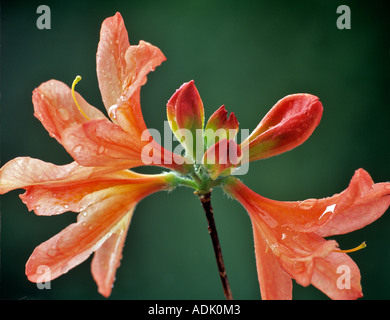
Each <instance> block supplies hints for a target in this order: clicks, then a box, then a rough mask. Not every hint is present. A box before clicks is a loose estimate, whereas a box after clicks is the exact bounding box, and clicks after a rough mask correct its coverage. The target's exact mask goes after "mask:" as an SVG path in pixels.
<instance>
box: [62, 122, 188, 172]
mask: <svg viewBox="0 0 390 320" xmlns="http://www.w3.org/2000/svg"><path fill="white" fill-rule="evenodd" d="M145 136H146V137H134V136H132V135H130V134H129V133H128V132H126V131H124V130H123V129H122V128H121V127H120V126H118V125H116V124H114V123H112V122H110V121H109V120H107V119H101V120H91V121H89V122H87V123H84V124H81V125H78V126H73V127H71V128H69V129H68V130H66V132H65V133H64V139H63V145H64V147H65V148H66V149H67V151H68V152H69V154H70V155H71V156H72V157H73V158H74V159H75V160H76V161H77V162H78V163H80V164H81V165H84V166H107V167H114V168H116V170H122V169H126V168H133V167H137V166H143V165H157V166H162V167H166V168H169V169H173V170H176V171H180V172H185V171H186V169H185V168H184V166H183V163H184V162H185V159H184V158H183V157H181V156H180V155H176V154H173V153H171V152H170V151H168V150H166V149H164V148H163V147H161V146H160V145H159V144H158V143H156V142H155V141H154V140H150V138H149V137H150V136H149V135H148V133H147V134H145ZM148 139H149V140H148Z"/></svg>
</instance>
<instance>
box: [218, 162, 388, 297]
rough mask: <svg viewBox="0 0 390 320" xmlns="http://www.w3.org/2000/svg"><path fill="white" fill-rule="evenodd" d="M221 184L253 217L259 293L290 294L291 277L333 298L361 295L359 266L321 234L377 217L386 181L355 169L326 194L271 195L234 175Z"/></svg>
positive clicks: (382, 209) (383, 202)
mask: <svg viewBox="0 0 390 320" xmlns="http://www.w3.org/2000/svg"><path fill="white" fill-rule="evenodd" d="M224 190H225V191H226V192H227V193H228V194H229V195H231V196H232V197H233V198H234V199H236V200H238V201H239V202H240V203H241V204H242V205H243V206H244V207H245V209H246V210H247V211H248V214H249V217H250V219H251V221H252V226H253V234H254V241H255V252H256V263H257V272H258V276H259V283H260V289H261V294H262V298H263V299H291V298H292V281H291V278H293V279H295V280H296V281H297V282H298V283H299V284H301V285H302V286H308V285H309V284H313V285H314V286H315V287H317V288H318V289H320V290H321V291H322V292H324V293H325V294H326V295H327V296H329V297H330V298H332V299H356V298H359V297H361V296H362V288H361V285H360V272H359V268H358V266H357V265H356V264H355V263H354V262H353V260H352V259H351V258H350V257H349V256H348V255H347V254H346V253H345V252H343V251H342V250H339V248H338V244H337V242H336V241H334V240H325V239H324V238H323V237H327V236H332V235H338V234H345V233H348V232H352V231H354V230H357V229H360V228H363V227H365V226H366V225H368V224H370V223H372V222H373V221H375V220H376V219H378V218H379V217H380V216H381V215H382V214H383V213H384V212H385V211H386V209H387V208H388V207H389V205H390V183H377V184H374V182H373V181H372V179H371V177H370V176H369V174H368V173H367V172H366V171H364V170H363V169H359V170H357V171H356V172H355V175H354V176H353V178H352V180H351V182H350V184H349V186H348V188H347V189H346V190H344V191H343V192H341V193H339V194H335V195H334V196H332V197H329V198H324V199H308V200H304V201H297V202H280V201H275V200H270V199H267V198H264V197H262V196H260V195H259V194H257V193H255V192H254V191H252V190H250V189H249V188H248V187H246V186H245V185H244V184H243V183H242V182H241V181H239V180H238V179H236V178H230V179H229V181H226V182H225V185H224ZM364 246H365V245H364V244H363V245H361V246H360V247H358V248H362V247H364ZM341 266H342V267H345V268H347V269H346V270H348V277H349V276H350V278H349V279H347V280H346V281H348V286H345V287H344V286H342V285H340V284H339V286H338V285H337V284H338V279H339V278H340V276H341V275H340V270H341V269H339V268H340V267H341ZM338 270H339V272H338Z"/></svg>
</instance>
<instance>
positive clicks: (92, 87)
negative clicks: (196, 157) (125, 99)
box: [0, 0, 390, 299]
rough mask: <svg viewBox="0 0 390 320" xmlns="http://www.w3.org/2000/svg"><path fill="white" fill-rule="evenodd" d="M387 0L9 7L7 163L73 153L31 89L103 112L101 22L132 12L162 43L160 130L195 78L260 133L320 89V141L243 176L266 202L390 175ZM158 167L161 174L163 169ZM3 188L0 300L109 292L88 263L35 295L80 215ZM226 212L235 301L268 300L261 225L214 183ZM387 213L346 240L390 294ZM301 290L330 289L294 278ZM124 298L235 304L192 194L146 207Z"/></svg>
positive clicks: (208, 102) (126, 258) (4, 120)
mask: <svg viewBox="0 0 390 320" xmlns="http://www.w3.org/2000/svg"><path fill="white" fill-rule="evenodd" d="M40 4H46V5H48V6H49V7H50V9H51V29H50V30H39V29H38V28H37V27H36V20H37V18H38V17H39V14H37V13H36V9H37V7H38V6H39V5H40ZM342 4H346V5H348V6H349V7H350V9H351V27H352V28H351V29H350V30H339V29H338V28H337V27H336V20H337V18H338V17H339V15H338V14H336V9H337V7H338V6H339V5H342ZM385 4H386V1H382V2H380V1H370V2H367V1H328V0H327V1H325V0H322V1H313V0H311V1H226V0H225V1H211V0H205V1H132V0H128V1H116V0H110V1H104V2H96V1H62V2H60V1H55V2H54V1H45V2H44V3H43V2H40V1H2V2H1V163H2V165H3V164H4V163H6V162H7V161H9V160H11V159H13V158H15V157H17V156H31V157H35V158H39V159H43V160H45V161H49V162H53V163H56V164H65V163H68V162H70V161H72V159H71V158H70V156H69V155H68V154H67V153H66V152H65V150H64V149H63V148H62V146H61V145H59V144H58V143H57V142H56V141H55V140H54V139H52V138H50V137H49V135H48V134H47V132H46V131H45V129H44V128H43V126H42V125H41V124H40V122H39V121H38V120H37V119H36V118H34V117H33V106H32V103H31V93H32V91H33V89H34V88H36V87H37V86H39V84H40V83H42V82H44V81H46V80H49V79H58V80H61V81H63V82H65V83H67V84H68V85H71V83H72V81H73V79H74V78H75V76H76V75H78V74H80V75H81V76H82V77H83V81H81V82H80V83H79V84H78V87H77V90H78V91H79V92H80V93H81V94H82V95H83V96H84V98H85V99H86V100H87V101H89V102H90V103H91V104H93V105H94V106H96V107H98V108H100V109H101V110H103V105H102V102H101V96H100V93H99V90H98V84H97V78H96V69H95V68H96V65H95V54H96V48H97V44H98V40H99V31H100V25H101V23H102V21H103V20H104V19H105V18H107V17H108V16H112V15H114V14H115V12H116V11H119V12H121V14H122V16H123V18H124V20H125V23H126V27H127V29H128V32H129V36H130V42H131V43H132V44H137V43H138V41H139V40H146V41H148V42H150V43H152V44H154V45H156V46H158V47H159V48H160V49H161V50H162V51H163V53H164V54H165V55H166V57H167V61H166V62H164V63H163V64H162V66H160V67H158V68H157V69H156V71H155V72H153V73H152V74H150V75H149V76H148V82H147V84H146V85H145V86H144V87H143V88H142V99H141V100H142V108H143V114H144V118H145V121H146V123H147V125H148V126H149V127H150V128H156V129H158V130H163V121H164V120H165V119H166V114H165V104H166V101H167V100H168V99H169V98H170V96H171V95H172V94H173V93H174V91H175V90H176V89H177V88H178V87H179V86H180V85H181V84H182V83H183V82H186V81H189V80H191V79H194V80H195V83H196V86H197V88H198V90H199V92H200V94H201V97H202V99H203V102H204V105H205V110H206V111H205V112H206V117H208V116H210V115H211V114H212V113H213V112H214V111H215V110H216V109H217V108H218V107H219V106H221V105H222V104H225V106H226V108H227V110H228V111H233V112H235V114H236V116H237V118H238V120H239V122H240V127H241V128H245V129H249V130H252V129H253V128H254V127H255V126H256V125H257V123H258V122H259V121H260V120H261V118H262V117H263V116H264V115H265V114H266V113H267V111H268V110H269V108H271V107H272V106H273V104H274V103H275V102H276V101H277V100H279V99H280V98H282V97H283V96H285V95H287V94H291V93H298V92H307V93H311V94H314V95H317V96H318V97H320V99H321V101H322V102H323V105H324V115H323V118H322V121H321V123H320V125H319V127H318V128H317V129H316V131H315V132H314V134H313V135H312V136H311V137H310V139H309V140H308V141H307V142H306V143H304V144H303V145H301V146H300V147H298V148H297V149H294V150H293V151H290V152H288V153H285V154H283V155H280V156H277V157H275V158H270V159H267V160H263V161H259V162H255V163H251V165H250V168H249V173H248V174H247V175H246V176H244V177H242V179H243V181H244V182H245V183H246V184H247V185H248V186H250V187H251V188H252V189H254V190H255V191H256V192H258V193H260V194H262V195H263V196H266V197H269V198H272V199H276V200H303V199H307V198H321V197H326V196H331V195H333V194H334V193H338V192H340V191H342V190H343V189H344V188H346V187H347V185H348V183H349V181H350V179H351V177H352V175H353V173H354V171H355V170H356V169H357V168H360V167H362V168H365V169H366V170H367V171H368V172H369V173H370V174H371V176H372V178H373V179H374V181H375V182H383V181H389V180H390V148H389V140H390V129H389V120H390V109H389V104H388V101H389V100H388V98H389V22H388V21H389V20H388V17H387V11H386V6H385ZM155 171H156V170H154V171H153V172H155ZM21 192H22V190H17V191H13V192H10V193H9V194H6V195H4V196H2V197H1V279H0V296H1V298H8V299H101V298H102V297H101V296H100V295H99V294H98V293H97V290H96V285H95V283H94V281H93V279H92V276H91V274H90V261H91V258H90V259H88V260H87V261H86V262H84V263H83V264H81V265H79V266H78V267H76V268H74V269H72V270H71V271H69V272H68V273H67V274H65V275H63V276H61V277H60V278H58V279H56V280H54V281H52V282H51V289H50V290H48V289H47V290H39V289H38V288H37V286H36V284H33V283H30V282H29V281H28V280H27V278H26V276H25V274H24V266H25V263H26V261H27V259H28V257H29V256H30V254H31V253H32V251H33V250H34V248H35V247H36V246H37V245H39V244H40V243H41V242H44V241H46V240H47V239H49V238H50V237H51V236H53V235H55V234H56V233H57V232H59V231H60V230H62V229H63V228H65V227H66V226H67V225H68V224H70V223H72V222H74V221H75V219H76V214H75V213H65V214H63V215H60V216H53V217H38V216H36V215H34V213H32V212H28V210H27V208H26V207H25V205H24V204H23V203H22V202H21V201H20V199H19V198H18V194H20V193H21ZM212 200H213V205H214V211H215V219H216V223H217V227H218V232H219V235H220V241H221V246H222V251H223V254H224V258H225V264H226V268H227V272H228V276H229V280H230V283H231V287H232V291H233V296H234V297H235V298H236V299H260V293H259V286H258V282H257V275H256V267H255V260H254V249H253V239H252V230H251V225H250V221H249V218H248V216H247V214H246V212H245V211H244V209H243V208H242V207H241V206H240V205H239V204H238V203H236V202H234V201H233V200H231V199H227V197H226V196H225V195H224V194H223V193H222V191H221V190H220V189H216V190H215V191H214V192H213V199H212ZM389 227H390V211H388V212H387V213H386V214H385V215H384V216H383V217H382V218H381V219H380V220H378V221H376V222H375V223H373V224H372V225H370V226H368V227H366V228H364V229H363V230H359V231H355V232H353V233H351V234H348V235H344V236H338V237H336V239H337V240H338V241H339V243H340V246H341V248H344V249H347V248H352V247H354V246H356V245H358V244H360V243H361V242H362V241H367V244H368V247H367V248H366V249H364V250H362V251H359V252H356V253H352V254H351V257H352V258H353V259H354V260H355V261H356V262H357V264H358V265H359V267H360V270H361V273H362V286H363V293H364V299H388V298H390V290H389V288H390V273H389V270H390V250H389V248H390V237H389ZM293 296H294V298H295V299H327V297H326V296H325V295H323V294H322V293H321V292H319V291H318V290H317V289H315V288H314V287H312V286H309V287H308V288H303V287H301V286H299V285H296V284H295V283H294V292H293ZM111 298H112V299H223V293H222V288H221V284H220V280H219V277H218V272H217V267H216V263H215V259H214V254H213V250H212V245H211V241H210V238H209V235H208V232H207V223H206V219H205V217H204V213H203V211H202V209H201V206H200V203H199V200H198V199H197V198H196V197H195V196H194V195H193V193H192V191H191V190H190V189H186V188H184V189H177V190H175V191H174V192H172V193H169V194H167V193H159V194H155V195H153V196H151V197H149V198H147V199H145V200H143V201H142V202H141V203H140V204H139V205H138V206H137V209H136V212H135V215H134V217H133V221H132V224H131V227H130V230H129V233H128V237H127V240H126V245H125V247H124V252H123V259H122V263H121V266H120V268H119V269H118V271H117V276H116V282H115V285H114V289H113V293H112V295H111Z"/></svg>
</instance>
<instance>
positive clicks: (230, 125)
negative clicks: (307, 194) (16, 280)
mask: <svg viewBox="0 0 390 320" xmlns="http://www.w3.org/2000/svg"><path fill="white" fill-rule="evenodd" d="M96 57H97V59H96V62H97V76H98V82H99V88H100V92H101V95H102V100H103V104H104V106H105V109H106V112H107V115H108V118H107V117H106V116H105V115H104V114H103V113H102V112H101V111H99V110H98V109H96V108H95V107H93V106H91V105H90V104H88V103H87V102H86V101H85V100H84V99H83V98H82V97H81V95H80V94H78V93H77V92H76V91H75V85H76V83H77V82H78V81H79V80H80V79H81V78H80V77H77V78H76V80H75V81H74V83H73V85H72V86H71V87H68V86H67V85H66V84H64V83H62V82H60V81H56V80H50V81H48V82H45V83H43V84H41V85H40V86H39V87H38V88H37V89H35V90H34V92H33V105H34V110H35V116H36V117H37V118H38V119H39V120H40V121H41V122H42V124H43V126H44V127H45V128H46V130H47V131H48V132H49V134H50V135H51V136H52V137H54V138H55V139H56V140H57V141H58V142H59V143H60V144H62V145H63V146H64V148H65V149H66V150H67V152H68V153H69V154H70V155H71V156H72V157H73V159H74V162H72V163H70V164H67V165H61V166H58V165H54V164H51V163H47V162H44V161H41V160H38V159H32V158H29V157H19V158H16V159H13V160H11V161H9V162H8V163H6V164H5V165H4V166H3V167H2V168H1V171H0V193H1V194H4V193H6V192H9V191H10V190H14V189H18V188H22V189H25V190H26V192H25V193H24V194H22V195H21V196H20V197H21V199H22V201H23V202H24V203H25V204H26V205H27V207H28V209H29V210H33V211H34V212H35V213H36V214H37V215H56V214H61V213H63V212H66V211H73V212H77V213H78V217H77V221H76V222H75V223H73V224H71V225H69V226H68V227H67V228H65V229H64V230H63V231H61V232H60V233H58V234H57V235H55V236H53V237H52V238H51V239H49V240H47V241H46V242H44V243H42V244H41V245H39V246H38V247H37V248H36V249H35V250H34V252H33V253H32V255H31V257H30V258H29V260H28V261H27V264H26V275H27V277H28V279H29V280H30V281H33V282H38V281H39V279H40V271H39V270H40V266H43V265H44V266H47V267H48V268H49V269H50V276H49V279H48V278H46V280H51V279H55V278H56V277H58V276H60V275H62V274H64V273H66V272H67V271H68V270H69V269H71V268H73V267H75V266H77V265H78V264H80V263H82V262H83V261H85V260H86V259H87V258H88V257H89V256H90V255H91V254H92V253H94V257H93V260H92V267H91V271H92V275H93V277H94V279H95V281H96V283H97V285H98V290H99V292H100V293H101V294H102V295H103V296H106V297H108V296H109V295H110V294H111V291H112V286H113V283H114V279H115V273H116V270H117V268H118V266H119V264H120V259H121V256H122V248H123V245H124V242H125V238H126V234H127V230H128V228H129V224H130V222H131V218H132V215H133V212H134V209H135V207H136V205H137V204H138V203H139V202H140V201H141V200H142V199H143V198H145V197H147V196H148V195H150V194H152V193H155V192H158V191H162V190H172V189H174V188H176V187H178V186H187V187H191V188H193V189H195V190H196V192H197V193H198V194H202V193H207V192H210V190H211V188H212V187H216V186H221V187H222V188H223V190H224V191H225V192H226V193H227V194H228V195H230V196H231V197H232V198H234V199H236V200H237V201H239V202H240V203H241V204H242V205H243V207H244V208H245V209H246V210H247V212H248V214H249V217H250V219H251V221H252V226H253V233H254V244H255V255H256V262H257V270H258V277H259V283H260V289H261V295H262V298H263V299H291V298H292V280H291V279H295V280H296V281H297V282H298V283H299V284H301V285H303V286H307V285H309V284H313V285H314V286H316V287H317V288H318V289H320V290H321V291H323V292H324V293H325V294H327V295H328V296H329V297H330V298H332V299H355V298H358V297H361V296H362V289H361V286H360V273H359V268H358V267H357V266H356V264H355V263H354V262H353V260H352V259H351V258H350V257H349V256H348V255H347V252H346V251H343V250H340V249H339V248H338V245H337V243H336V241H334V240H325V239H324V238H323V237H327V236H331V235H336V234H344V233H348V232H351V231H354V230H356V229H359V228H362V227H364V226H366V225H368V224H370V223H371V222H373V221H374V220H376V219H378V218H379V217H380V216H381V215H382V214H383V213H384V212H385V211H386V210H387V208H388V207H389V205H390V183H376V184H375V183H374V182H373V181H372V179H371V178H370V176H369V174H368V173H367V172H365V171H364V170H363V169H359V170H357V171H356V173H355V175H354V176H353V178H352V180H351V182H350V184H349V186H348V187H347V189H346V190H344V191H343V192H341V193H339V194H336V195H334V196H332V197H329V198H325V199H309V200H305V201H298V202H280V201H274V200H270V199H266V198H264V197H262V196H260V195H258V194H256V193H255V192H254V191H252V190H250V189H249V188H248V187H246V186H245V185H244V184H243V183H242V182H241V181H240V180H239V179H238V178H237V176H235V175H234V173H235V171H236V170H237V169H239V168H240V167H241V166H243V165H244V164H247V163H249V162H251V161H255V160H259V159H264V158H268V157H272V156H274V155H277V154H280V153H283V152H286V151H288V150H291V149H293V148H295V147H297V146H298V145H300V144H301V143H303V142H304V141H305V140H306V139H307V138H308V137H309V136H310V135H311V134H312V132H313V131H314V129H315V128H316V126H317V125H318V124H319V122H320V119H321V116H322V111H323V108H322V104H321V102H320V101H319V99H318V98H317V97H315V96H313V95H310V94H293V95H289V96H287V97H285V98H283V99H281V100H280V101H278V102H277V103H276V104H275V106H274V107H273V108H272V109H271V110H270V111H269V112H268V114H267V115H266V116H265V117H264V118H263V120H262V121H261V122H260V123H259V125H258V126H257V127H256V128H255V129H254V130H253V132H252V133H251V134H250V135H249V136H248V137H247V138H246V139H244V140H243V141H242V143H240V144H238V143H237V142H236V135H237V133H238V130H239V125H238V121H237V119H236V116H235V115H234V114H233V113H232V114H230V115H229V116H228V113H227V111H226V109H225V107H224V106H222V107H220V108H219V109H218V110H216V111H215V112H214V114H212V116H211V117H210V118H209V119H208V121H207V122H205V119H204V108H203V102H202V100H201V98H200V95H199V92H198V90H197V89H196V87H195V84H194V82H193V81H189V82H187V83H184V84H183V85H182V86H181V87H180V88H179V89H178V90H177V91H176V92H175V93H174V94H173V96H172V97H171V98H170V99H169V101H168V103H167V117H168V121H169V125H170V127H171V129H172V131H173V133H174V135H175V136H176V138H177V140H178V141H179V142H180V144H181V146H182V147H183V155H181V154H178V153H175V152H171V151H170V150H167V149H166V148H164V147H162V146H161V145H160V144H159V143H158V142H157V141H156V140H155V139H154V138H153V136H152V135H151V134H150V132H149V130H148V128H147V126H146V124H145V121H144V119H143V116H142V112H141V105H140V91H141V87H142V86H143V85H144V84H145V83H146V81H147V74H148V73H149V72H150V71H153V70H154V69H155V68H156V67H157V66H159V65H160V64H161V63H162V62H163V61H164V60H165V56H164V55H163V53H162V52H161V51H160V50H159V49H158V48H157V47H155V46H153V45H151V44H150V43H147V42H144V41H140V43H139V44H138V45H130V43H129V40H128V34H127V31H126V28H125V25H124V22H123V19H122V17H121V15H120V14H119V13H117V14H116V15H114V16H113V17H110V18H107V19H106V20H105V21H104V22H103V24H102V27H101V32H100V41H99V45H98V49H97V55H96ZM146 159H147V161H146ZM146 164H147V165H156V166H160V167H163V168H164V169H165V170H167V169H168V170H169V171H165V172H163V173H161V174H149V175H147V174H140V173H136V172H134V171H131V170H130V169H131V168H134V167H139V166H143V165H146ZM341 265H342V266H346V267H348V268H349V270H350V276H351V279H350V283H351V286H350V288H347V289H345V288H340V287H339V286H338V282H337V277H338V276H339V274H338V273H337V268H338V267H339V266H341Z"/></svg>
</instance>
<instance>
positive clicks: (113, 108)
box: [108, 104, 118, 120]
mask: <svg viewBox="0 0 390 320" xmlns="http://www.w3.org/2000/svg"><path fill="white" fill-rule="evenodd" d="M117 109H118V105H116V104H113V105H112V106H111V107H110V108H109V109H108V115H109V116H110V118H111V119H113V120H115V119H116V112H117Z"/></svg>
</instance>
